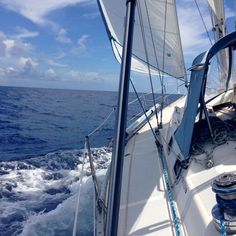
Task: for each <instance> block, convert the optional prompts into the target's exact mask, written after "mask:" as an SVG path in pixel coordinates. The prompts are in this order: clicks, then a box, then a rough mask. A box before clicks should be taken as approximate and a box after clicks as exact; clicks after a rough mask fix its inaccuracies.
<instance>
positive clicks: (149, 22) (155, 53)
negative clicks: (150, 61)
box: [144, 0, 163, 86]
mask: <svg viewBox="0 0 236 236" xmlns="http://www.w3.org/2000/svg"><path fill="white" fill-rule="evenodd" d="M144 4H145V9H146V13H147V19H148V26H149V30H150V35H151V40H152V46H153V50H154V55H155V60H156V64H157V68H159V63H158V59H157V52H156V45H155V43H154V38H153V33H152V27H151V21H150V17H149V10H148V7H147V2H146V0H144ZM158 75H159V79H160V84H161V86H163V78H162V76H161V72H160V70H158Z"/></svg>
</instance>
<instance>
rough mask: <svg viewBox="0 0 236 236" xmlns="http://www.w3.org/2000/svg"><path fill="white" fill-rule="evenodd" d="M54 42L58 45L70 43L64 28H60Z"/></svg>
mask: <svg viewBox="0 0 236 236" xmlns="http://www.w3.org/2000/svg"><path fill="white" fill-rule="evenodd" d="M56 40H57V41H58V42H60V43H71V42H72V41H71V39H70V38H69V37H68V36H67V31H66V30H65V29H64V28H61V29H60V30H59V32H58V33H57V37H56Z"/></svg>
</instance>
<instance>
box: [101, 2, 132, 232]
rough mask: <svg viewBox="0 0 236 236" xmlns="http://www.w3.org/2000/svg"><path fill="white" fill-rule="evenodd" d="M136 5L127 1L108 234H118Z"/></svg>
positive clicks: (108, 213) (109, 201) (109, 194)
mask: <svg viewBox="0 0 236 236" xmlns="http://www.w3.org/2000/svg"><path fill="white" fill-rule="evenodd" d="M135 6H136V0H127V1H126V18H125V20H126V22H125V33H124V45H123V53H122V62H121V71H120V84H119V98H118V109H117V116H116V130H115V132H116V135H115V143H114V149H113V154H112V161H111V176H110V183H109V192H108V207H107V217H106V231H105V235H106V236H116V235H117V230H118V220H119V210H120V197H121V194H120V192H121V184H122V171H123V162H124V150H125V131H126V123H127V108H128V97H129V79H130V69H131V56H132V44H133V30H134V18H135Z"/></svg>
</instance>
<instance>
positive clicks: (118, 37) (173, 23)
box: [98, 0, 185, 78]
mask: <svg viewBox="0 0 236 236" xmlns="http://www.w3.org/2000/svg"><path fill="white" fill-rule="evenodd" d="M98 3H99V6H100V9H101V12H102V14H103V17H104V20H105V23H106V26H107V32H108V34H109V37H110V40H111V43H112V48H113V51H114V54H115V56H116V58H117V60H118V61H119V62H120V60H121V56H122V45H123V37H124V36H123V34H124V21H125V4H126V0H119V1H117V0H98ZM147 65H149V68H147ZM131 69H132V70H134V71H139V72H144V73H148V72H149V70H151V71H152V73H159V72H160V71H161V72H164V73H165V74H168V75H170V76H173V77H176V78H180V77H184V76H185V69H184V59H183V53H182V46H181V41H180V33H179V27H178V21H177V13H176V6H175V0H167V1H163V0H148V1H146V0H141V1H139V0H138V1H137V12H136V18H135V27H134V37H133V53H132V68H131Z"/></svg>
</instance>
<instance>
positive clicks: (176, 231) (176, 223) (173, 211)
mask: <svg viewBox="0 0 236 236" xmlns="http://www.w3.org/2000/svg"><path fill="white" fill-rule="evenodd" d="M158 150H159V156H160V159H161V163H162V170H163V175H164V178H165V183H166V188H167V194H168V198H169V201H170V207H171V213H172V217H173V221H174V226H175V233H176V235H177V236H180V235H181V233H180V227H179V219H178V217H177V214H176V209H175V202H174V198H173V193H172V191H171V185H170V181H169V177H168V173H167V170H166V165H165V162H164V159H163V155H162V150H161V147H160V146H159V147H158Z"/></svg>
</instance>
